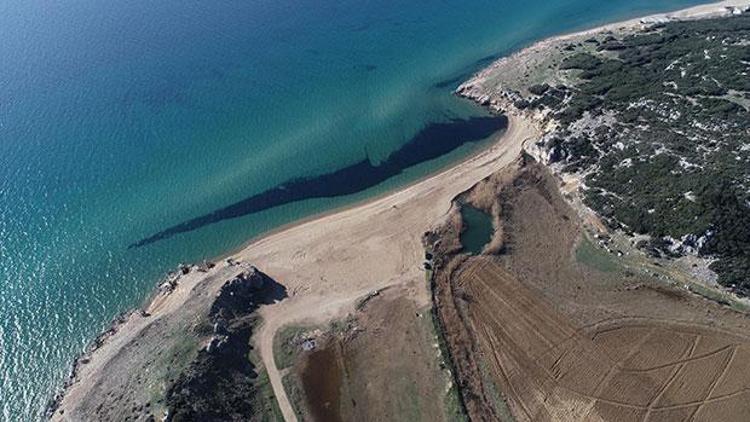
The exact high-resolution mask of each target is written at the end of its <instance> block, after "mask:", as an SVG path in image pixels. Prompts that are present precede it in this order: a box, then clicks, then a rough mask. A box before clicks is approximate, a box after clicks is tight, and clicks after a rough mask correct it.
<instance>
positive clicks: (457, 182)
mask: <svg viewBox="0 0 750 422" xmlns="http://www.w3.org/2000/svg"><path fill="white" fill-rule="evenodd" d="M536 136H537V132H536V130H535V129H534V127H533V126H532V125H530V124H529V123H528V122H527V121H525V120H523V119H520V118H517V117H513V116H509V122H508V129H507V130H506V131H505V132H504V134H503V135H502V136H501V137H500V139H498V140H497V142H496V143H495V144H494V145H493V146H491V147H490V148H488V149H487V150H485V151H483V152H481V153H479V154H478V155H476V156H474V157H472V158H470V159H468V160H467V161H465V162H462V163H461V164H459V165H457V166H455V167H453V168H450V169H448V170H446V171H444V172H442V173H439V174H437V175H435V176H432V177H430V178H428V179H425V180H423V181H421V182H418V183H416V184H414V185H411V186H409V187H407V188H405V189H403V190H401V191H398V192H396V193H393V194H391V195H389V196H386V197H383V198H381V199H377V200H375V201H372V202H369V203H366V204H363V205H361V206H357V207H355V208H351V209H347V210H344V211H341V212H339V213H335V214H331V215H327V216H324V217H322V218H320V219H317V220H313V221H310V222H306V223H303V224H300V225H298V226H295V227H292V228H289V229H288V230H284V231H282V232H279V233H275V234H272V235H270V236H268V237H266V238H263V239H260V240H259V241H257V242H255V243H253V244H251V245H249V246H248V247H247V248H245V249H244V250H242V251H240V252H239V253H237V254H236V255H235V257H236V258H237V259H241V260H243V261H245V262H250V263H252V264H253V265H255V266H257V267H258V268H261V269H262V270H263V271H264V272H265V273H267V274H268V275H269V276H271V277H272V278H274V279H275V280H276V281H278V282H279V283H281V284H283V285H284V286H286V288H287V291H288V293H289V298H288V299H285V300H283V301H281V302H280V303H278V304H276V305H272V306H266V307H263V308H262V309H261V314H262V316H263V320H264V325H263V327H262V328H261V330H259V332H258V334H257V335H256V338H255V342H256V344H257V345H258V347H259V350H260V355H261V357H262V360H263V364H264V366H265V367H266V370H267V371H268V375H269V378H270V380H271V384H272V386H273V390H274V393H275V394H276V397H277V399H278V402H279V406H280V408H281V411H282V413H283V414H284V417H285V419H286V420H287V421H295V420H296V417H295V415H294V411H293V408H292V406H291V404H290V403H289V399H288V397H287V396H286V393H285V391H284V388H283V385H282V382H281V374H280V373H279V370H278V369H277V368H276V364H275V362H274V359H273V338H274V335H275V334H276V331H277V330H278V329H279V328H281V327H282V326H284V325H287V324H290V323H296V322H308V323H312V322H323V321H326V320H330V319H331V318H334V317H337V316H340V315H344V314H345V313H346V312H347V311H349V310H351V309H352V308H353V305H354V302H355V301H356V299H357V298H359V297H361V296H363V295H365V294H367V293H368V292H370V291H372V290H375V289H380V288H383V287H386V286H389V285H395V284H402V285H406V286H407V287H408V288H409V289H410V295H412V296H413V297H414V298H416V299H417V301H418V302H419V303H420V304H422V305H426V304H428V303H429V301H430V296H429V291H428V289H427V286H426V283H425V281H424V273H423V271H422V268H421V263H422V260H423V253H424V251H423V248H422V245H421V237H422V235H423V233H424V232H425V231H427V230H429V229H430V227H431V226H432V225H433V224H435V223H436V222H437V221H439V220H440V219H441V218H442V217H444V216H445V215H446V214H447V212H448V211H449V210H450V206H451V200H452V199H453V198H454V197H455V196H456V195H458V194H459V193H461V192H463V191H465V190H466V189H468V188H470V187H471V186H472V185H474V184H475V183H476V182H477V181H479V180H481V179H482V178H484V177H486V176H489V175H490V174H492V173H493V172H495V171H497V170H499V169H500V168H502V167H504V166H505V165H507V164H508V163H510V162H511V161H512V160H514V159H515V158H516V157H518V155H519V153H520V151H521V149H522V145H523V143H524V141H525V140H528V139H533V138H535V137H536Z"/></svg>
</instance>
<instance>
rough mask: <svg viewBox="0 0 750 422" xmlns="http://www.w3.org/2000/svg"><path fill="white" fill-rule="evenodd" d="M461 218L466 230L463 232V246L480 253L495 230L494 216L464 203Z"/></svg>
mask: <svg viewBox="0 0 750 422" xmlns="http://www.w3.org/2000/svg"><path fill="white" fill-rule="evenodd" d="M461 219H462V220H463V224H464V230H463V232H461V246H463V248H464V251H466V252H469V253H470V254H473V255H479V254H480V253H482V249H484V245H486V244H487V243H489V241H490V240H491V239H492V234H493V233H494V232H495V229H494V228H493V227H492V217H491V216H490V215H489V214H487V213H486V212H484V211H482V210H480V209H477V208H474V207H472V206H471V205H468V204H463V205H462V206H461Z"/></svg>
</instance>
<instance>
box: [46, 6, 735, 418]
mask: <svg viewBox="0 0 750 422" xmlns="http://www.w3.org/2000/svg"><path fill="white" fill-rule="evenodd" d="M747 5H748V2H747V1H746V0H724V1H720V2H712V3H708V4H704V5H698V6H693V7H690V8H687V9H682V10H678V11H673V12H667V13H659V14H653V15H649V16H645V17H642V18H634V19H629V20H625V21H621V22H616V23H610V24H605V25H602V26H599V27H596V28H592V29H587V30H583V31H578V32H574V33H568V34H563V35H558V36H554V37H549V38H545V39H543V40H540V41H537V42H534V43H532V44H531V45H529V46H528V47H525V48H523V49H521V50H519V51H516V52H515V53H512V54H511V55H509V56H506V57H503V58H500V59H498V60H496V61H494V62H493V63H492V64H490V65H488V66H486V67H484V68H483V69H481V70H479V71H478V72H476V73H475V74H473V75H472V76H471V77H470V78H469V79H468V80H467V81H465V82H464V83H462V84H461V86H460V87H459V90H460V89H461V87H464V86H467V85H469V84H470V83H471V82H472V81H476V80H477V79H479V78H481V77H482V75H485V74H486V73H487V72H489V71H491V70H492V69H493V68H495V67H496V66H497V63H500V62H503V61H505V60H508V59H509V58H511V57H516V56H518V55H521V54H523V53H524V52H526V51H527V50H530V49H538V48H545V47H546V46H547V45H549V44H551V43H555V42H559V41H562V40H566V39H570V38H573V37H578V36H585V35H588V34H592V33H598V32H603V31H608V30H627V29H634V28H637V27H638V26H643V25H650V24H654V23H658V19H663V18H670V19H678V20H687V19H702V18H708V17H714V16H722V14H730V13H731V11H728V10H726V9H725V8H726V7H739V6H747ZM644 20H654V21H653V22H646V23H644ZM457 92H458V90H457ZM461 95H463V94H461ZM466 98H467V99H469V100H472V101H475V102H477V103H479V104H480V105H484V106H488V105H489V104H481V101H480V99H478V98H473V97H469V96H466ZM502 106H506V104H503V105H502ZM493 111H498V110H497V109H494V108H493ZM504 112H505V114H506V115H507V117H508V124H507V126H506V128H505V129H504V130H503V131H502V133H498V134H495V135H492V139H491V140H487V141H483V142H486V143H487V145H486V146H483V147H482V148H479V149H478V151H475V152H472V153H471V154H469V155H468V156H466V157H463V158H461V159H460V160H459V161H457V162H451V163H447V164H445V165H444V166H441V167H440V168H439V169H436V170H435V171H433V172H430V173H429V174H426V175H424V176H422V177H419V178H418V179H416V180H414V181H411V182H409V183H407V184H405V185H403V186H400V187H397V188H396V189H395V190H391V191H385V192H382V193H379V194H376V195H374V196H373V197H369V198H364V199H362V200H357V201H355V202H353V203H352V204H348V205H342V206H340V207H336V208H333V209H331V210H326V211H322V212H320V213H316V214H313V215H310V216H308V217H304V218H302V219H299V220H295V221H292V222H289V223H286V224H283V225H281V226H278V227H276V228H273V229H271V230H269V231H266V232H264V233H262V234H259V235H256V236H253V237H252V238H250V239H248V240H247V241H246V242H244V243H243V244H242V245H241V246H239V247H237V248H235V249H233V250H231V251H229V252H227V253H224V254H221V255H219V256H217V257H216V258H214V259H213V261H214V262H216V264H217V265H216V269H215V270H211V271H208V273H207V275H205V276H200V275H198V276H196V275H197V274H198V273H199V272H198V271H192V270H191V272H190V273H189V276H190V277H185V280H183V282H181V283H179V285H178V286H177V288H176V289H175V290H174V291H173V292H171V293H170V294H169V295H167V296H163V295H161V294H160V290H159V287H158V286H159V284H161V282H163V281H164V278H162V279H160V280H159V281H158V284H157V285H156V287H155V288H154V289H153V290H152V293H151V294H149V295H148V296H147V297H146V299H145V300H144V303H143V304H142V305H141V306H139V307H136V308H134V309H131V310H128V311H125V312H122V313H120V314H118V315H117V316H116V317H115V318H114V319H113V321H112V322H111V323H110V324H108V325H107V328H105V330H104V331H102V332H101V333H100V334H99V335H97V336H96V337H95V338H94V339H92V341H91V343H90V344H89V345H87V346H86V348H85V349H84V350H83V351H82V352H81V353H80V354H79V355H78V356H77V357H76V358H75V360H74V361H73V363H72V365H71V371H70V376H69V377H68V378H67V379H66V381H65V384H64V385H63V386H62V388H61V389H60V390H58V391H57V392H53V393H56V394H55V395H54V399H53V400H51V401H50V402H49V404H48V405H47V409H46V411H45V415H48V416H49V415H54V413H55V412H56V411H57V409H59V408H61V407H62V406H63V403H64V401H65V400H66V398H68V394H69V393H70V389H71V388H72V387H75V386H76V385H78V386H79V387H80V385H79V384H80V383H82V382H85V381H86V378H85V377H84V378H83V379H81V378H78V376H79V375H81V372H91V367H90V366H88V364H89V363H90V362H92V361H93V360H95V358H96V355H97V352H100V351H101V350H102V349H104V348H108V349H111V348H115V347H116V346H117V345H118V344H120V345H121V346H124V345H127V344H129V343H128V342H127V341H128V338H129V337H130V338H132V337H133V336H134V335H135V334H137V332H138V331H139V330H142V329H143V328H144V327H146V326H148V324H150V323H151V322H153V321H155V320H158V318H159V317H161V316H163V315H164V314H165V313H168V312H170V309H174V308H175V307H176V306H179V305H180V301H179V299H183V302H184V299H185V298H186V297H187V295H189V294H190V292H191V291H192V288H193V287H195V285H197V284H198V283H200V282H202V281H206V280H207V279H209V278H211V277H210V276H213V275H216V274H217V272H219V270H221V269H225V268H226V265H224V263H223V262H224V261H225V260H227V259H228V258H237V259H240V260H242V261H244V262H248V263H250V264H253V265H256V266H258V268H260V269H261V270H263V271H266V272H269V274H271V275H272V276H273V277H274V278H277V279H279V280H280V281H281V282H282V284H284V285H285V286H287V283H286V282H287V281H288V280H287V279H286V277H288V278H289V281H292V280H293V281H292V282H290V283H289V287H290V295H289V298H288V299H286V300H285V301H284V302H280V303H278V304H276V305H273V306H266V307H264V308H262V309H261V311H260V314H261V316H262V317H263V326H262V327H261V330H259V332H258V333H256V335H255V336H254V343H256V345H257V347H258V349H259V350H260V352H261V356H262V360H263V365H264V366H265V367H266V368H265V369H266V371H268V372H269V378H271V384H272V386H273V389H274V393H275V394H276V398H277V400H278V401H279V402H280V407H281V408H282V413H284V416H285V418H287V420H295V418H294V414H293V412H292V413H291V416H290V414H289V412H288V411H289V409H286V408H285V407H286V406H284V405H283V404H282V403H281V401H283V400H285V394H284V390H283V387H281V389H279V387H280V385H281V384H280V382H281V381H280V378H278V379H274V376H273V375H271V372H272V370H275V365H274V364H273V354H272V350H271V349H269V348H268V340H269V339H271V340H272V339H273V334H274V333H275V330H276V329H278V328H281V327H282V326H283V325H286V324H289V323H292V322H294V321H295V318H296V319H301V318H303V316H302V315H306V316H305V318H313V319H315V318H322V319H326V318H330V317H332V316H335V315H338V314H340V313H341V312H342V310H346V309H348V306H349V305H350V304H351V303H350V302H352V300H353V298H355V297H358V295H360V294H362V293H363V292H367V291H368V290H369V289H371V288H372V287H373V286H382V285H393V284H404V285H409V286H411V283H414V281H415V280H414V276H415V275H416V276H418V275H419V274H420V273H421V272H420V270H417V271H414V269H406V268H404V267H403V266H401V267H400V268H399V269H398V270H396V271H390V274H391V275H393V276H395V278H394V277H391V278H390V279H387V280H385V281H383V280H376V279H372V278H371V276H369V277H365V278H369V279H368V280H366V281H364V282H363V281H360V282H358V283H353V284H355V285H354V286H346V287H348V289H344V290H345V291H344V292H343V293H342V292H340V291H336V292H335V293H331V290H328V288H329V287H332V286H336V287H344V286H342V285H340V284H339V283H342V284H346V281H347V280H346V277H341V274H338V275H337V276H335V277H333V278H330V277H322V276H321V281H322V280H324V279H325V282H324V283H320V285H316V284H317V283H316V282H317V279H315V280H313V279H314V277H308V278H307V279H305V280H304V281H300V280H298V279H297V278H298V277H299V276H300V275H301V273H300V271H306V272H310V271H309V268H308V267H307V266H305V265H304V263H308V264H309V262H313V263H314V264H316V265H317V266H318V267H320V268H317V269H318V270H319V272H320V273H326V274H327V273H329V272H331V268H326V265H325V263H326V260H325V258H324V259H323V261H322V262H321V261H320V260H315V259H313V260H312V261H310V259H309V256H306V258H308V259H303V260H302V261H303V262H302V263H298V262H296V260H295V259H293V258H294V256H295V255H296V254H297V249H300V248H299V246H298V243H297V242H296V241H298V240H299V239H300V238H303V239H305V241H306V242H308V243H312V244H315V245H317V246H318V247H322V249H323V250H329V249H330V248H329V246H328V245H327V244H325V243H324V240H325V239H323V240H320V239H319V240H318V241H317V242H316V240H315V236H314V235H315V234H321V229H320V227H318V228H316V226H325V225H331V224H333V225H336V224H335V223H337V222H338V223H340V222H341V220H345V221H347V222H351V221H352V219H354V220H362V219H364V220H368V217H374V216H382V215H383V214H386V213H388V212H392V211H393V210H396V211H398V210H399V208H398V207H397V206H403V204H411V205H412V206H414V203H415V202H416V201H417V200H419V199H424V198H425V197H427V198H431V199H434V198H433V197H435V196H437V197H439V198H445V197H448V196H450V195H448V193H451V192H455V188H457V186H459V185H460V187H465V189H463V190H466V189H468V187H470V186H471V185H473V184H474V183H475V182H478V181H479V180H481V178H479V179H476V180H474V181H473V182H472V181H471V180H468V179H472V178H473V177H477V174H479V175H481V174H485V173H487V172H490V173H489V174H491V172H493V171H495V170H497V169H498V168H497V166H498V165H501V164H502V166H505V165H507V164H508V163H509V162H512V160H513V159H515V156H516V155H517V154H515V155H513V154H510V155H511V157H508V154H507V153H508V152H511V151H512V150H516V149H517V150H518V151H517V152H520V151H521V150H523V144H524V142H525V141H526V140H527V139H522V140H520V142H519V139H516V138H518V135H519V134H518V133H515V132H514V130H519V129H520V132H521V134H527V135H529V134H536V135H538V134H539V128H536V127H534V126H535V123H536V122H533V121H531V120H532V119H531V118H529V117H528V116H524V115H523V114H522V113H517V112H514V111H513V110H512V109H508V110H504ZM508 138H513V139H508ZM512 141H515V143H513V144H512V145H504V144H503V143H506V144H510V143H511V142H512ZM501 144H502V145H501ZM503 157H505V158H506V160H505V161H506V162H505V163H500V161H501V160H500V158H503ZM508 160H510V161H508ZM471 170H474V172H471ZM456 173H459V174H460V175H461V176H463V177H464V178H463V179H461V181H460V182H458V183H456V182H455V181H454V180H450V176H455V174H456ZM467 173H470V174H471V176H467ZM444 179H449V180H444ZM452 182H453V183H452ZM440 183H445V184H448V185H450V186H449V188H448V189H445V187H444V186H435V185H439V184H440ZM467 184H468V185H469V186H466V185H467ZM441 187H442V191H441V192H439V194H436V191H437V190H440V189H441ZM451 188H453V189H451ZM420 195H421V196H420ZM454 196H455V195H454ZM421 205H422V206H423V207H424V206H426V205H425V204H421ZM449 205H450V204H449V203H439V202H433V201H431V200H430V201H427V206H429V207H430V208H431V210H430V211H432V215H433V216H434V215H435V214H437V216H438V218H439V217H440V215H441V213H439V212H438V213H435V209H436V208H438V209H439V208H441V207H446V206H449ZM384 207H385V208H384ZM391 207H392V208H391ZM417 209H419V207H417ZM395 214H396V215H398V214H399V213H398V212H396V213H395ZM429 214H430V213H429V212H427V213H425V216H427V215H429ZM387 220H388V219H386V221H387ZM425 220H429V218H427V217H425ZM433 223H435V221H428V224H427V226H430V225H432V224H433ZM354 225H355V226H357V228H358V229H362V227H361V224H360V225H357V224H354ZM343 231H344V232H345V231H346V230H343ZM409 234H413V233H408V232H405V233H398V234H397V235H400V236H404V235H406V236H408V235H409ZM338 235H341V236H340V237H343V238H345V239H344V241H342V240H340V239H339V243H340V244H343V245H345V244H346V242H357V241H360V242H362V243H367V242H366V241H367V240H368V238H362V237H358V236H359V235H361V233H360V232H359V231H356V230H355V231H354V233H351V239H346V237H347V236H346V233H343V234H341V233H336V236H334V237H339V236H338ZM355 235H357V236H355ZM397 235H393V236H397ZM419 240H420V239H417V241H419ZM321 242H323V243H324V244H323V245H321ZM387 242H388V243H385V245H387V244H389V243H390V239H389V240H388V241H387ZM394 243H398V242H394ZM409 243H412V242H409ZM303 244H305V243H303ZM295 245H297V246H295ZM284 246H286V247H287V250H286V252H287V253H285V254H284V253H278V254H275V252H278V251H281V250H284V249H283V247H284ZM356 246H361V245H351V248H350V249H357V248H356ZM381 246H383V245H382V244H381ZM399 246H403V244H400V245H399ZM264 248H270V249H271V252H270V253H269V251H267V250H264ZM300 250H301V249H300ZM291 252H293V253H291ZM389 252H391V253H389V254H387V255H392V252H393V251H389ZM398 252H400V251H398ZM290 253H291V254H290ZM304 253H305V254H307V252H304ZM421 253H422V250H421V249H420V248H417V250H416V254H417V255H420V254H421ZM313 255H314V254H313ZM318 256H319V257H320V256H325V254H319V255H318ZM289 257H292V259H288V258H289ZM368 257H369V256H367V257H365V258H364V259H366V258H368ZM390 258H392V257H390ZM328 259H331V258H330V257H328ZM360 259H362V257H360ZM356 262H357V261H356V260H355V261H353V262H347V263H346V265H343V266H344V267H346V266H347V265H349V266H353V267H355V268H354V270H357V271H361V268H360V267H359V266H358V265H356ZM266 264H268V265H267V266H268V267H270V269H269V268H267V266H266ZM338 264H341V263H340V262H338ZM376 264H381V263H380V262H377V263H376ZM414 264H417V266H418V264H419V258H417V261H416V262H414ZM292 265H294V266H295V267H298V268H294V269H292V268H289V267H290V266H292ZM379 266H380V265H376V266H375V267H379ZM299 267H302V268H299ZM375 267H374V268H375ZM350 270H351V268H350ZM399 270H400V271H399ZM357 271H355V272H354V273H355V274H356V272H357ZM313 272H314V271H313ZM386 273H388V271H386ZM348 275H349V276H350V275H351V274H348ZM342 280H343V281H342ZM417 281H418V277H417ZM415 294H416V295H419V293H415ZM159 299H164V300H163V302H162V303H160V304H159V305H160V306H157V307H156V308H155V312H154V313H153V315H152V316H149V317H144V316H143V314H142V313H143V312H145V310H147V309H150V308H152V307H153V306H154V303H155V302H156V301H157V300H159ZM419 300H424V298H420V299H419ZM316 305H317V306H318V308H317V309H316V308H315V306H316ZM146 318H148V321H145V322H144V320H145V319H146ZM133 321H135V323H133ZM132 325H135V326H132ZM131 326H132V327H131ZM134 330H135V331H134ZM127 331H131V332H130V333H128V332H127ZM123 337H124V338H123ZM115 343H117V344H115ZM91 346H94V347H93V348H91V349H90V347H91ZM269 352H270V356H269ZM84 360H85V362H84ZM106 363H107V362H106V360H105V361H104V362H99V364H98V367H102V366H104V365H105V364H106ZM269 363H270V365H269ZM81 369H83V371H82V370H81ZM86 369H89V371H86ZM277 372H278V371H277ZM90 375H94V376H95V375H96V373H94V374H90ZM276 375H278V373H277V374H276ZM82 393H85V391H84V392H82ZM279 393H281V394H279ZM71 400H73V401H75V400H74V399H71ZM286 400H287V402H288V399H286Z"/></svg>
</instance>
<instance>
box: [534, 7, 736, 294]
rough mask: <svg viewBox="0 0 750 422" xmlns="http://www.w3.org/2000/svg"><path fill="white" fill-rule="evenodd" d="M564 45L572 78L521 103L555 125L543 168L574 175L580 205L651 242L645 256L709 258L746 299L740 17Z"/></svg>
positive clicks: (671, 25)
mask: <svg viewBox="0 0 750 422" xmlns="http://www.w3.org/2000/svg"><path fill="white" fill-rule="evenodd" d="M566 50H568V51H569V52H568V53H567V55H568V56H567V58H565V59H564V60H563V61H562V64H561V65H560V72H564V73H566V74H568V75H569V76H571V77H573V78H574V79H575V80H577V81H578V83H576V84H574V86H570V87H566V86H554V87H553V86H549V85H546V84H545V85H536V86H533V87H531V88H530V89H529V91H530V92H531V93H532V97H531V98H529V99H527V101H528V105H529V106H531V107H536V108H539V109H547V110H549V111H550V113H551V116H553V118H555V119H556V120H557V121H558V122H559V123H560V129H558V130H557V131H555V132H554V133H552V134H550V135H549V136H548V138H547V139H545V147H546V148H547V150H548V151H549V159H550V161H552V162H556V163H559V164H558V165H560V166H561V168H562V170H563V171H566V172H571V173H573V172H580V173H581V174H583V175H584V182H585V188H584V189H585V201H586V202H587V204H588V205H589V206H591V207H592V208H593V209H595V210H597V211H598V212H599V213H600V214H601V215H602V217H603V218H604V219H605V220H606V222H607V223H608V224H609V225H610V226H611V227H613V228H618V229H623V230H625V231H626V232H632V233H639V234H649V235H651V238H652V240H651V241H650V242H649V244H647V245H645V246H646V248H647V249H648V250H650V251H651V252H652V253H654V254H659V255H661V256H667V257H671V256H679V255H682V254H684V253H687V252H694V253H698V254H700V255H703V256H710V257H715V258H717V260H716V261H714V262H713V264H712V265H711V269H713V270H714V271H715V272H717V273H718V274H719V282H720V283H721V284H723V285H725V286H729V287H731V288H732V289H734V290H735V291H737V292H738V293H740V294H744V295H748V294H750V278H748V274H750V194H749V192H750V118H749V117H750V116H749V115H748V107H749V106H750V76H748V73H749V72H750V16H744V15H743V16H737V17H731V18H720V19H710V20H700V21H691V22H671V23H666V24H661V25H657V26H655V27H652V28H650V29H648V30H646V31H643V32H640V33H637V34H634V35H629V36H626V37H624V38H622V39H618V38H615V37H614V36H612V35H603V36H600V37H597V38H596V39H590V40H587V41H586V42H583V43H579V44H574V45H570V46H569V47H568V48H567V49H566Z"/></svg>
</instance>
